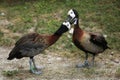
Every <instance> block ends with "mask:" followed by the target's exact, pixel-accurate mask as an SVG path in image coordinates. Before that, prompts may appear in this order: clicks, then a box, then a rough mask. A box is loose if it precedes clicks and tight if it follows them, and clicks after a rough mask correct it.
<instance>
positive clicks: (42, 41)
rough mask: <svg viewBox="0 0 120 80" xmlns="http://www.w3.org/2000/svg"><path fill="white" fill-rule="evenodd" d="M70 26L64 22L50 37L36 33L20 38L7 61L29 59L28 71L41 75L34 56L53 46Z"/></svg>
mask: <svg viewBox="0 0 120 80" xmlns="http://www.w3.org/2000/svg"><path fill="white" fill-rule="evenodd" d="M70 27H71V25H70V23H69V22H68V21H67V20H66V21H64V22H63V23H62V24H61V26H60V28H59V29H58V30H57V31H56V32H55V33H54V34H52V35H40V34H38V33H30V34H27V35H25V36H23V37H21V38H20V39H19V40H18V41H17V42H16V43H15V47H14V48H13V49H12V50H11V52H10V53H9V57H8V58H7V59H8V60H12V59H14V58H17V59H21V58H23V57H29V58H30V61H29V65H30V71H31V72H32V73H34V74H41V71H38V69H37V67H36V65H35V61H34V58H33V57H34V56H36V55H38V54H40V53H42V51H44V50H45V49H46V48H48V47H49V46H51V45H53V44H54V43H55V42H56V41H57V40H58V39H59V38H60V37H61V35H62V34H63V33H65V32H66V31H68V30H69V29H70Z"/></svg>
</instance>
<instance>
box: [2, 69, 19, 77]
mask: <svg viewBox="0 0 120 80" xmlns="http://www.w3.org/2000/svg"><path fill="white" fill-rule="evenodd" d="M18 72H19V71H18V70H13V71H3V72H2V74H3V75H4V76H7V77H12V76H15V75H17V74H18Z"/></svg>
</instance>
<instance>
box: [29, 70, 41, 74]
mask: <svg viewBox="0 0 120 80" xmlns="http://www.w3.org/2000/svg"><path fill="white" fill-rule="evenodd" d="M30 72H31V73H33V74H37V75H39V74H42V72H41V71H38V70H30Z"/></svg>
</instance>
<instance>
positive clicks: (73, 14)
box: [68, 9, 109, 68]
mask: <svg viewBox="0 0 120 80" xmlns="http://www.w3.org/2000/svg"><path fill="white" fill-rule="evenodd" d="M68 16H69V18H71V19H69V22H70V23H73V24H74V32H73V37H72V40H73V43H74V45H75V46H76V47H77V48H79V49H80V50H82V51H84V52H85V54H86V59H85V62H84V64H82V65H81V64H78V65H77V67H78V68H81V67H89V66H90V65H89V63H88V53H90V54H92V55H93V58H92V65H94V59H95V56H96V55H97V54H99V53H102V52H104V51H105V50H106V49H108V48H109V47H108V46H107V41H106V40H105V38H104V36H103V35H102V34H101V33H95V32H87V31H85V30H82V29H81V28H80V27H79V15H78V12H77V11H76V10H75V9H71V10H69V11H68Z"/></svg>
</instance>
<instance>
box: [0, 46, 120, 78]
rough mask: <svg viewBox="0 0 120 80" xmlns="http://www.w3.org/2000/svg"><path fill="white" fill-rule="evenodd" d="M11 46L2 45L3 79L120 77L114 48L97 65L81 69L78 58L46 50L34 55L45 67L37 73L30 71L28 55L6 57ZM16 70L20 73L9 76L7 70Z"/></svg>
mask: <svg viewBox="0 0 120 80" xmlns="http://www.w3.org/2000/svg"><path fill="white" fill-rule="evenodd" d="M11 49H12V47H10V48H7V47H0V80H120V79H119V78H120V76H119V74H118V73H117V72H116V70H117V69H118V68H119V67H120V62H119V61H120V55H119V56H118V55H117V54H116V55H114V54H115V53H116V52H115V51H114V52H111V51H110V50H108V51H107V53H111V54H110V55H109V56H108V55H103V54H101V55H98V56H97V57H96V66H95V67H93V68H90V69H85V68H84V69H81V68H76V67H75V65H76V64H77V63H80V62H81V63H82V61H81V59H80V58H79V57H75V58H67V57H63V56H61V55H57V53H54V52H49V51H48V50H46V51H45V53H46V54H39V55H37V56H36V57H35V60H36V64H37V65H39V66H42V67H43V68H42V74H41V75H35V74H32V73H30V72H29V64H28V61H29V58H23V59H20V60H17V59H14V60H12V61H8V60H7V57H8V54H9V52H10V50H11ZM106 56H107V57H106ZM116 56H117V58H116ZM118 57H119V58H118ZM15 70H17V73H14V74H13V75H11V76H8V75H7V74H8V73H7V71H13V72H14V71H15Z"/></svg>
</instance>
